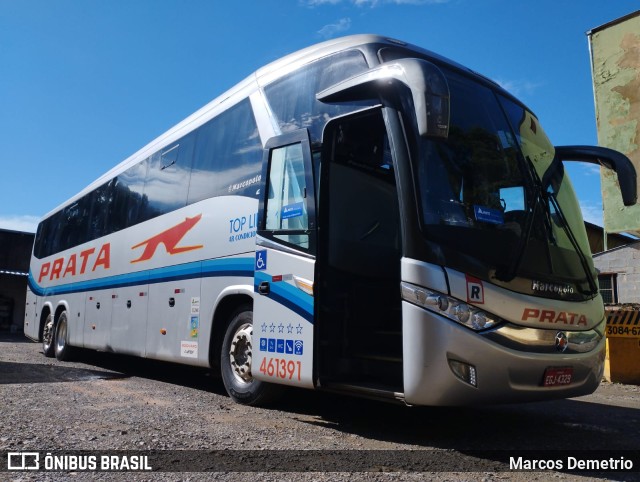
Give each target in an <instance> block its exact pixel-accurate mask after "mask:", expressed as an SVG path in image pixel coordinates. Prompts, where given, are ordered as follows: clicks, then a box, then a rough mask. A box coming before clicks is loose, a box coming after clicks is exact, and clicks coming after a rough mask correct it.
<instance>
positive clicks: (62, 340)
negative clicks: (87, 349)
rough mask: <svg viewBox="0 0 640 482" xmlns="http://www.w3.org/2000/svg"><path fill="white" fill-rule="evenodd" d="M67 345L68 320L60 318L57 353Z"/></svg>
mask: <svg viewBox="0 0 640 482" xmlns="http://www.w3.org/2000/svg"><path fill="white" fill-rule="evenodd" d="M66 344H67V320H65V319H64V318H60V320H59V321H58V329H57V333H56V351H57V352H61V351H62V350H64V346H65V345H66Z"/></svg>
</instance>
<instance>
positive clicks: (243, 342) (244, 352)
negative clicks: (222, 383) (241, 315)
mask: <svg viewBox="0 0 640 482" xmlns="http://www.w3.org/2000/svg"><path fill="white" fill-rule="evenodd" d="M252 336H253V326H252V325H250V324H249V323H247V324H245V325H242V326H241V327H239V328H238V330H237V331H236V332H235V334H234V335H233V338H232V340H231V346H230V347H229V361H230V362H231V371H232V373H233V376H234V378H235V379H236V380H237V381H238V382H240V383H250V382H251V381H252V380H253V377H252V376H251V339H252Z"/></svg>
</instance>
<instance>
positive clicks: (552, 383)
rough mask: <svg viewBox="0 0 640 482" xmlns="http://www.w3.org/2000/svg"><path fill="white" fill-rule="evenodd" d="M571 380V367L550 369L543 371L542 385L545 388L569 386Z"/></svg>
mask: <svg viewBox="0 0 640 482" xmlns="http://www.w3.org/2000/svg"><path fill="white" fill-rule="evenodd" d="M572 378H573V368H572V367H562V368H559V367H551V368H547V369H546V370H545V371H544V379H543V382H542V385H543V386H545V387H557V386H560V385H569V384H570V383H571V379H572Z"/></svg>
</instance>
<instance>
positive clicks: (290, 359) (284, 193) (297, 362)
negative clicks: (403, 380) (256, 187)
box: [252, 129, 316, 388]
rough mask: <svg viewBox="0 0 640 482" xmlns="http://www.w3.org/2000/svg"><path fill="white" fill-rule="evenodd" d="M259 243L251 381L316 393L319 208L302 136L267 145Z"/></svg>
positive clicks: (278, 139)
mask: <svg viewBox="0 0 640 482" xmlns="http://www.w3.org/2000/svg"><path fill="white" fill-rule="evenodd" d="M264 156H265V158H264V163H263V166H264V167H263V179H264V181H265V183H264V186H265V189H264V192H262V193H261V199H260V208H259V212H258V233H257V234H258V235H257V238H256V254H255V278H254V289H255V296H254V306H253V336H252V339H253V350H252V352H253V353H252V358H253V360H252V375H253V377H254V378H256V379H258V380H263V381H267V382H274V383H281V384H286V385H296V386H304V387H309V388H312V387H313V386H314V379H313V373H314V367H313V360H314V356H313V348H314V346H313V345H314V297H313V285H314V270H315V253H316V204H315V189H314V181H313V166H312V162H311V149H310V143H309V134H308V132H307V130H306V129H301V130H298V131H294V132H289V133H286V134H283V135H281V136H277V137H274V138H272V139H270V140H269V141H268V142H267V144H266V146H265V153H264Z"/></svg>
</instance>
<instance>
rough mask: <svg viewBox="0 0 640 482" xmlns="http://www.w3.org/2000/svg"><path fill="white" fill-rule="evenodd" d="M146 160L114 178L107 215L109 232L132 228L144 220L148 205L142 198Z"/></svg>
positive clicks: (143, 197)
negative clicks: (109, 209)
mask: <svg viewBox="0 0 640 482" xmlns="http://www.w3.org/2000/svg"><path fill="white" fill-rule="evenodd" d="M147 165H148V160H145V161H142V162H140V163H138V164H135V165H134V166H131V167H130V168H129V169H127V170H126V171H124V172H123V173H122V174H118V177H117V178H115V183H114V193H113V203H112V205H111V211H110V213H109V228H110V229H109V232H110V233H113V232H116V231H120V230H121V229H124V228H127V227H129V226H133V225H134V224H137V223H139V222H141V221H143V220H144V216H143V215H142V214H144V213H145V211H146V206H147V204H148V202H147V200H146V198H145V196H144V182H145V177H146V173H147Z"/></svg>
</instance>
